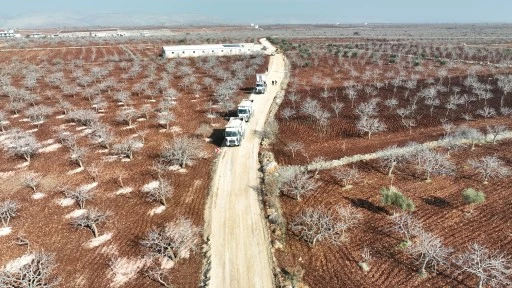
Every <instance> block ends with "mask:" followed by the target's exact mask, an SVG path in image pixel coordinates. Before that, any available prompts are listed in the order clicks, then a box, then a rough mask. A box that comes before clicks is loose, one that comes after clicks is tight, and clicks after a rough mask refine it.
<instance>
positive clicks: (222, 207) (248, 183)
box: [205, 39, 285, 288]
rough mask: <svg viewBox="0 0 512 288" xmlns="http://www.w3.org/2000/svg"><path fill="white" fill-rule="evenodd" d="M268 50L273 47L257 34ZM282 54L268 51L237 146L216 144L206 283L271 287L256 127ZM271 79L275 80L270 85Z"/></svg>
mask: <svg viewBox="0 0 512 288" xmlns="http://www.w3.org/2000/svg"><path fill="white" fill-rule="evenodd" d="M260 41H261V42H262V44H263V45H265V46H267V47H268V48H269V50H267V51H274V47H273V46H272V45H271V44H270V43H269V42H268V41H267V40H266V39H262V40H260ZM284 69H285V65H284V57H283V55H282V54H276V55H275V56H270V63H269V70H268V73H267V83H268V86H267V88H268V89H267V91H266V93H265V94H262V95H251V98H252V99H254V106H255V109H254V110H255V114H254V116H253V118H252V119H251V120H250V122H249V123H248V127H247V131H246V135H245V138H244V139H243V141H242V145H241V146H240V147H224V148H222V149H221V152H220V153H221V154H220V155H219V160H218V163H217V169H216V172H215V174H214V176H213V179H212V184H211V193H210V196H209V199H208V204H207V206H206V213H205V215H206V225H205V235H207V238H208V239H209V252H208V254H209V255H208V256H209V257H210V259H209V263H210V268H209V273H207V274H209V276H207V278H209V279H208V280H209V281H206V283H205V284H206V286H207V287H211V288H229V287H232V288H253V287H254V288H267V287H268V288H273V287H274V280H273V275H272V261H271V252H270V242H269V241H270V240H269V239H270V238H269V235H268V229H267V226H266V223H265V221H266V220H265V218H264V216H263V213H262V211H261V208H260V203H259V201H258V192H257V190H258V187H259V185H260V179H259V177H258V167H259V164H258V149H259V144H260V142H261V137H260V133H256V131H262V130H263V126H264V124H265V120H266V116H267V114H268V111H269V110H270V106H271V104H272V101H273V99H274V96H275V95H276V94H277V92H278V91H279V87H280V84H281V81H282V80H283V77H284ZM272 80H277V81H278V85H271V84H270V83H271V81H272Z"/></svg>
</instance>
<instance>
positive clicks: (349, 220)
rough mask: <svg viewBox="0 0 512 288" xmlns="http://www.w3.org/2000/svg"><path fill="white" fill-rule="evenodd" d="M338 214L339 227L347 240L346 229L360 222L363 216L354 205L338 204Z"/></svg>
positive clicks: (342, 237)
mask: <svg viewBox="0 0 512 288" xmlns="http://www.w3.org/2000/svg"><path fill="white" fill-rule="evenodd" d="M335 210H336V216H337V220H338V225H339V229H340V230H341V239H343V240H346V234H345V231H346V230H347V229H349V228H351V227H353V226H355V225H357V224H358V223H359V221H361V219H362V218H363V215H362V214H361V212H359V211H358V210H357V209H356V208H355V207H354V206H350V205H348V206H341V205H337V206H336V209H335Z"/></svg>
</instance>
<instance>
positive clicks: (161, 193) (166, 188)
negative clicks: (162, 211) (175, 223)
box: [142, 179, 174, 206]
mask: <svg viewBox="0 0 512 288" xmlns="http://www.w3.org/2000/svg"><path fill="white" fill-rule="evenodd" d="M173 192H174V188H173V187H172V185H171V184H170V183H169V182H168V181H166V180H164V179H161V180H160V181H159V183H158V186H157V187H150V188H148V187H144V188H143V189H142V193H144V194H145V195H146V198H147V199H148V200H149V201H158V202H160V203H162V205H164V206H167V202H166V201H165V199H167V198H169V197H171V196H172V194H173Z"/></svg>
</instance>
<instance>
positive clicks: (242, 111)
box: [237, 99, 254, 122]
mask: <svg viewBox="0 0 512 288" xmlns="http://www.w3.org/2000/svg"><path fill="white" fill-rule="evenodd" d="M253 102H254V100H252V99H244V100H242V102H240V104H239V105H238V110H237V113H238V117H240V118H243V119H244V120H245V122H249V119H251V117H252V115H253V114H254V106H253V105H252V104H253Z"/></svg>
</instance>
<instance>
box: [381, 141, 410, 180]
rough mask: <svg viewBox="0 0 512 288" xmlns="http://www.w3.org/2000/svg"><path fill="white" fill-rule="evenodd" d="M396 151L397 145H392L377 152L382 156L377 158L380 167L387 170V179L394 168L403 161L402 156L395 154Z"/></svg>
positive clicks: (391, 174)
mask: <svg viewBox="0 0 512 288" xmlns="http://www.w3.org/2000/svg"><path fill="white" fill-rule="evenodd" d="M397 149H398V146H397V145H392V146H389V147H387V148H384V149H382V150H380V151H379V153H380V154H381V155H382V157H381V158H379V159H380V162H381V165H382V166H383V167H384V168H385V169H387V171H388V173H387V174H388V177H392V176H393V171H394V170H395V168H396V166H397V165H398V164H400V163H401V162H403V161H404V160H405V158H404V156H403V155H400V154H399V153H396V150H397Z"/></svg>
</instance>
